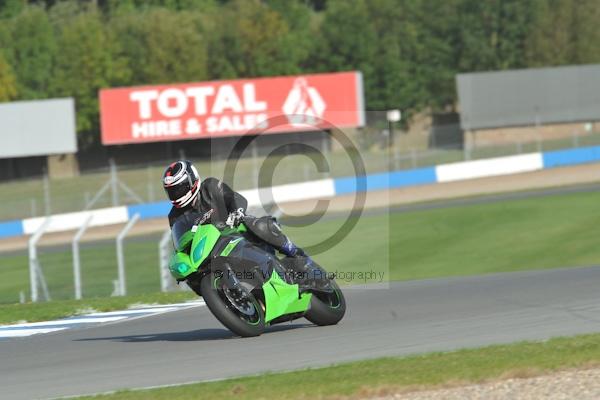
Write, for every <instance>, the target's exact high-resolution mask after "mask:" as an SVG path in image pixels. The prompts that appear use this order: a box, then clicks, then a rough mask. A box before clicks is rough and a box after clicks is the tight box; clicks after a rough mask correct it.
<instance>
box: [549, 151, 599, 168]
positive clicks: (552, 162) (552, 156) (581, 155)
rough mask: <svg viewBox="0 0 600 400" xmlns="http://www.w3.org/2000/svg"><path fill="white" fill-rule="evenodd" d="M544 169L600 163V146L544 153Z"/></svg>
mask: <svg viewBox="0 0 600 400" xmlns="http://www.w3.org/2000/svg"><path fill="white" fill-rule="evenodd" d="M542 159H543V161H544V168H554V167H563V166H566V165H577V164H585V163H590V162H596V161H600V146H595V147H582V148H580V149H568V150H557V151H549V152H546V153H542Z"/></svg>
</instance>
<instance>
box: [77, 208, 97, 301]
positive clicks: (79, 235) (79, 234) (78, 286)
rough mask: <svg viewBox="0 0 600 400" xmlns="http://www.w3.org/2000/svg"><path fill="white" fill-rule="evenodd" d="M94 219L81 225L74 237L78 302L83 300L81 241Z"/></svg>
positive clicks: (90, 218) (89, 219)
mask: <svg viewBox="0 0 600 400" xmlns="http://www.w3.org/2000/svg"><path fill="white" fill-rule="evenodd" d="M92 218H93V215H90V216H89V217H87V219H86V220H85V221H84V222H83V225H81V227H80V228H79V230H78V231H77V233H76V234H75V237H73V243H72V249H73V277H74V279H75V299H77V300H79V299H81V261H80V258H79V241H80V240H81V238H82V236H83V234H84V233H85V231H86V230H87V228H88V226H89V225H90V222H92Z"/></svg>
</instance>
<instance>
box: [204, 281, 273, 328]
mask: <svg viewBox="0 0 600 400" xmlns="http://www.w3.org/2000/svg"><path fill="white" fill-rule="evenodd" d="M200 289H201V292H202V297H203V298H204V301H205V303H206V305H207V306H208V309H209V310H210V311H211V312H212V313H213V315H214V316H215V317H216V318H217V319H218V320H219V322H221V323H222V324H223V325H225V327H226V328H227V329H229V330H230V331H232V332H233V333H235V334H237V335H240V336H242V337H251V336H259V335H260V334H262V333H263V332H264V330H265V316H264V313H263V310H262V307H261V306H260V304H258V301H257V300H256V299H255V298H254V296H253V295H252V294H250V298H249V300H250V302H251V307H253V308H254V311H255V314H253V315H252V316H250V317H248V316H247V315H245V314H243V313H242V312H241V311H239V310H238V309H236V307H235V305H234V304H233V303H232V302H231V301H230V300H229V298H228V297H227V295H226V293H225V291H226V290H227V288H226V287H225V286H224V284H223V283H222V282H221V278H220V277H216V276H215V275H214V274H213V273H212V272H211V273H210V274H208V275H206V276H205V277H204V278H202V282H200Z"/></svg>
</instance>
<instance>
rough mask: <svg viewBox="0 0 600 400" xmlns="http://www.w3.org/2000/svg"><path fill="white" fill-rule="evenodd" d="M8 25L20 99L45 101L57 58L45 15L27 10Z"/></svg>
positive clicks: (50, 26) (52, 36)
mask: <svg viewBox="0 0 600 400" xmlns="http://www.w3.org/2000/svg"><path fill="white" fill-rule="evenodd" d="M11 22H12V23H11V27H12V29H11V42H10V43H9V46H10V52H11V57H10V59H11V60H12V63H13V65H14V71H15V73H16V75H17V80H18V86H19V94H20V98H22V99H40V98H46V97H47V96H48V88H49V85H50V81H51V79H52V67H53V64H54V62H55V58H56V55H57V53H56V51H57V47H56V39H55V37H54V30H53V28H52V25H51V24H50V21H49V19H48V14H47V13H46V12H45V10H44V9H43V8H41V7H38V6H28V7H26V8H25V9H24V10H23V12H21V13H20V14H19V15H17V16H16V17H14V18H13V20H12V21H11Z"/></svg>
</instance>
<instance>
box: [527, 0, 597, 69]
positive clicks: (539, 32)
mask: <svg viewBox="0 0 600 400" xmlns="http://www.w3.org/2000/svg"><path fill="white" fill-rule="evenodd" d="M599 19H600V3H598V1H596V0H543V1H540V2H539V3H538V13H537V15H536V19H535V20H534V23H533V29H532V34H531V36H530V37H529V38H528V40H527V42H526V60H527V64H528V65H529V66H549V65H563V64H585V63H597V62H600V26H599V25H598V20H599Z"/></svg>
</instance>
